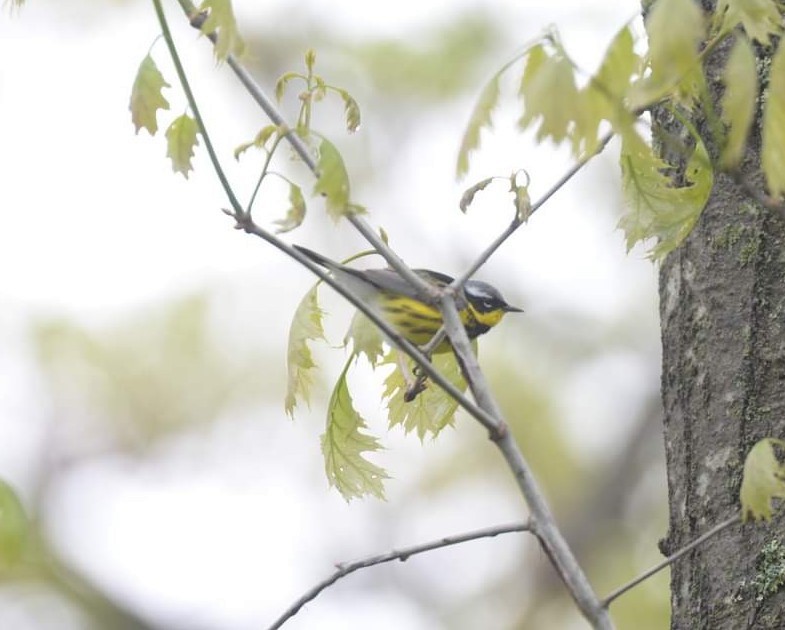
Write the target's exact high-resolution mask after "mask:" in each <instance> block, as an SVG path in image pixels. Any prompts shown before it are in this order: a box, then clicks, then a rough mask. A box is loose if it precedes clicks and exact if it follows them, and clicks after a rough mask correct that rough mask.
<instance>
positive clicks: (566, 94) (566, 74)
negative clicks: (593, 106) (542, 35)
mask: <svg viewBox="0 0 785 630" xmlns="http://www.w3.org/2000/svg"><path fill="white" fill-rule="evenodd" d="M537 50H541V51H542V53H537V52H536V51H537ZM520 94H521V97H522V98H523V115H522V116H521V118H520V120H519V121H518V126H519V127H520V128H521V129H526V128H528V127H530V126H531V125H533V124H537V123H538V127H537V133H536V138H537V141H538V142H542V141H543V140H545V139H546V138H550V139H551V140H553V142H555V143H557V144H558V143H560V142H562V141H563V140H565V139H566V138H568V136H569V135H570V132H571V127H572V126H573V123H574V122H575V121H576V120H578V119H579V118H580V116H581V111H580V105H581V103H580V101H581V99H580V98H579V94H578V88H577V87H576V85H575V71H574V69H573V67H572V64H571V63H570V60H569V59H567V57H565V56H564V54H563V53H562V52H561V51H560V50H557V51H555V52H554V53H553V54H552V55H548V54H547V53H546V52H545V50H544V49H543V48H542V47H538V48H535V49H533V50H532V52H531V53H530V54H529V59H528V62H527V64H526V69H525V71H524V75H523V79H522V80H521V89H520Z"/></svg>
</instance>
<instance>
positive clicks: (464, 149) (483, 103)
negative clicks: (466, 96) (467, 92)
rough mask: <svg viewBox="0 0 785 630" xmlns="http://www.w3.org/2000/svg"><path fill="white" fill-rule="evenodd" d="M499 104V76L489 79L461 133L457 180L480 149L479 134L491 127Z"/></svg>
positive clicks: (467, 170) (465, 171) (464, 173)
mask: <svg viewBox="0 0 785 630" xmlns="http://www.w3.org/2000/svg"><path fill="white" fill-rule="evenodd" d="M498 103H499V75H498V74H496V75H494V76H493V78H491V80H490V81H489V82H488V84H487V85H486V86H485V87H484V88H483V91H482V93H481V94H480V98H479V99H478V100H477V104H476V105H475V106H474V110H473V111H472V115H471V118H469V124H468V125H467V126H466V131H464V133H463V139H462V140H461V148H460V149H459V150H458V164H457V166H456V175H457V177H458V179H460V178H461V177H463V176H464V175H466V173H468V172H469V156H470V155H471V153H472V152H473V151H475V150H476V149H478V148H479V147H480V132H481V131H482V130H483V129H485V128H487V129H490V128H491V126H492V121H491V114H492V112H493V110H494V109H495V108H496V106H497V105H498Z"/></svg>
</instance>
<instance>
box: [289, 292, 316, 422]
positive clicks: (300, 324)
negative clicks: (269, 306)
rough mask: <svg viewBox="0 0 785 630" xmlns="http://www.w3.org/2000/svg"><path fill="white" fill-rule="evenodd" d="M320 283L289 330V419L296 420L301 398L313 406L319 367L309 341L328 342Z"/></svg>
mask: <svg viewBox="0 0 785 630" xmlns="http://www.w3.org/2000/svg"><path fill="white" fill-rule="evenodd" d="M318 286H319V285H318V283H317V284H316V285H314V287H313V288H312V289H311V290H310V291H308V293H306V294H305V297H303V299H302V301H301V302H300V305H299V306H298V307H297V310H296V311H295V312H294V318H293V319H292V324H291V326H290V327H289V348H288V351H287V366H286V367H287V373H288V380H287V387H286V401H285V403H284V408H285V409H286V413H287V414H288V415H289V417H294V408H295V407H296V406H297V400H298V398H300V399H302V400H304V401H305V403H306V404H308V405H310V393H311V386H312V385H313V377H312V375H311V370H312V369H313V368H315V367H316V364H315V363H314V361H313V357H312V355H311V349H310V348H309V347H308V342H309V341H313V340H318V339H322V340H323V339H324V329H323V328H322V316H323V315H324V312H323V311H322V309H321V308H319V301H318V297H317V294H316V290H317V287H318Z"/></svg>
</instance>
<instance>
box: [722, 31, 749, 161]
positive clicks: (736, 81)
mask: <svg viewBox="0 0 785 630" xmlns="http://www.w3.org/2000/svg"><path fill="white" fill-rule="evenodd" d="M722 81H723V83H724V84H725V92H724V93H723V95H722V120H723V122H724V123H725V124H726V125H728V136H727V138H726V139H725V146H724V147H723V148H722V155H721V157H720V164H721V165H722V167H723V168H733V167H735V166H736V165H738V163H739V162H740V161H741V158H742V156H743V154H744V147H745V145H746V144H747V136H748V135H749V132H750V127H751V126H752V121H753V119H754V118H755V103H756V100H757V98H758V73H757V70H756V69H755V52H754V51H753V50H752V46H751V45H750V42H749V40H748V39H747V38H745V37H743V36H739V37H737V38H736V43H735V44H734V45H733V49H732V50H731V53H730V55H729V56H728V62H727V64H726V65H725V70H724V71H723V74H722Z"/></svg>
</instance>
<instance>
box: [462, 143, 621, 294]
mask: <svg viewBox="0 0 785 630" xmlns="http://www.w3.org/2000/svg"><path fill="white" fill-rule="evenodd" d="M613 135H614V134H613V132H612V131H609V132H608V133H606V134H605V135H604V136H603V137H602V138H600V141H599V144H598V145H597V149H596V150H595V151H594V152H593V153H591V154H590V155H586V156H584V157H582V158H581V159H580V160H578V161H577V162H576V163H575V164H573V166H572V167H571V168H570V169H569V170H568V171H567V172H566V173H565V174H564V175H562V176H561V177H560V178H559V179H558V181H557V182H556V183H555V184H554V185H553V186H551V187H550V188H549V189H548V190H547V191H546V192H545V194H544V195H543V196H542V197H540V198H539V199H538V200H537V201H536V202H535V203H533V204H532V207H531V209H530V210H529V216H531V215H532V214H534V213H535V212H537V210H539V209H540V208H541V207H542V206H543V205H544V204H545V202H546V201H548V200H549V199H550V198H551V197H552V196H553V195H555V194H556V193H557V192H558V191H559V190H561V188H562V187H563V186H564V185H565V184H566V183H567V182H569V181H570V180H571V179H572V178H573V177H575V175H577V174H578V171H580V170H581V169H582V168H583V167H584V166H586V164H588V163H589V161H590V160H591V159H592V158H594V157H595V156H597V155H599V154H600V153H602V151H603V150H604V149H605V147H606V146H608V143H609V142H610V141H611V138H613ZM523 223H524V222H523V221H521V220H520V219H519V218H518V216H517V215H516V217H515V218H514V219H513V220H512V222H511V223H510V225H508V226H507V228H506V229H505V230H504V231H503V232H502V233H501V234H499V236H497V237H496V238H495V239H494V240H493V242H492V243H491V244H490V245H488V247H487V248H486V249H485V250H484V251H483V252H482V253H481V254H480V255H479V256H478V257H477V260H475V261H474V263H473V264H472V265H471V266H470V267H469V268H468V269H467V270H466V271H465V272H464V273H463V274H462V275H461V276H459V277H458V278H456V279H455V280H453V282H452V284H451V285H450V287H451V288H452V289H453V290H457V289H458V287H461V286H463V284H464V283H465V282H466V281H467V280H468V279H469V278H471V277H472V276H473V275H474V274H475V273H477V271H478V270H479V268H480V267H482V266H483V265H484V264H485V263H486V262H488V259H489V258H490V257H491V256H492V255H493V254H494V253H495V252H496V250H497V249H499V247H501V246H502V244H503V243H504V241H506V240H507V239H508V238H510V236H512V234H513V232H515V231H516V230H517V229H518V228H519V227H521V225H523Z"/></svg>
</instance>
